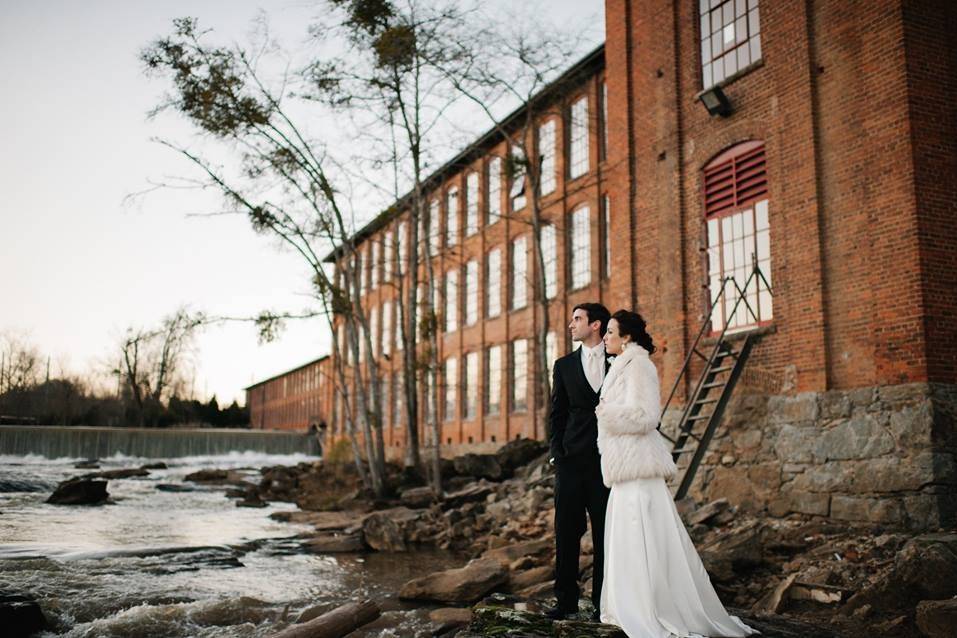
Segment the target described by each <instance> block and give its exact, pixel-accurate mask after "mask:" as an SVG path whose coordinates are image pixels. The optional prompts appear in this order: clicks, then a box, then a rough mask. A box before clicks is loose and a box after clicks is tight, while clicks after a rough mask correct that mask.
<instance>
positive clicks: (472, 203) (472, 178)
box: [465, 172, 479, 237]
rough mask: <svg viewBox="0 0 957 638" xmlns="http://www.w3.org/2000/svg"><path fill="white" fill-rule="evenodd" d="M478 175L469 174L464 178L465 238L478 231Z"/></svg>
mask: <svg viewBox="0 0 957 638" xmlns="http://www.w3.org/2000/svg"><path fill="white" fill-rule="evenodd" d="M478 195H479V175H478V173H474V172H473V173H469V174H468V177H466V178H465V206H466V212H465V236H466V237H471V236H472V235H474V234H475V233H477V232H478V229H479V202H478Z"/></svg>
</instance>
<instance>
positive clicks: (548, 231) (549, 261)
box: [542, 224, 558, 299]
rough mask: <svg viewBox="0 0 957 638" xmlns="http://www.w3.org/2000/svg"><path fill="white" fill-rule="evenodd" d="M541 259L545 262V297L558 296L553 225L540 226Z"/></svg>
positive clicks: (555, 244) (556, 248) (556, 257)
mask: <svg viewBox="0 0 957 638" xmlns="http://www.w3.org/2000/svg"><path fill="white" fill-rule="evenodd" d="M542 261H543V262H545V298H546V299H554V298H555V297H556V296H558V246H557V238H556V236H555V227H554V226H552V225H551V224H545V225H543V226H542Z"/></svg>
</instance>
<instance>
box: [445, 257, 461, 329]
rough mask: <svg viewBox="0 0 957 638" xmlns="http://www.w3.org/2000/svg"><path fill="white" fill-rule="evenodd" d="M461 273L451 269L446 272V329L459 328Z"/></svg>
mask: <svg viewBox="0 0 957 638" xmlns="http://www.w3.org/2000/svg"><path fill="white" fill-rule="evenodd" d="M458 309H459V273H458V271H457V270H450V271H449V272H447V273H446V274H445V331H446V332H452V331H453V330H455V329H456V328H458V323H459V317H458Z"/></svg>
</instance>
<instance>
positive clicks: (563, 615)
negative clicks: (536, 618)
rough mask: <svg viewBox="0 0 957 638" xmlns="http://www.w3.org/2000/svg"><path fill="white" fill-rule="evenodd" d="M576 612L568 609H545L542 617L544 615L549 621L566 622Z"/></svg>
mask: <svg viewBox="0 0 957 638" xmlns="http://www.w3.org/2000/svg"><path fill="white" fill-rule="evenodd" d="M575 613H576V612H574V611H570V610H568V609H563V608H561V607H549V608H548V609H546V610H545V611H544V612H543V614H542V615H544V616H545V617H546V618H548V619H549V620H568V619H569V618H572V617H573V616H574V615H575Z"/></svg>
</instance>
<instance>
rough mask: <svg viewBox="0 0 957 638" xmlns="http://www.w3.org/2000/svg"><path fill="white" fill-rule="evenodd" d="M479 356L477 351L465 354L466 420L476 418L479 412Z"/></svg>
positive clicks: (464, 407) (464, 416)
mask: <svg viewBox="0 0 957 638" xmlns="http://www.w3.org/2000/svg"><path fill="white" fill-rule="evenodd" d="M478 364H479V357H478V353H477V352H470V353H468V354H467V355H465V371H464V372H465V374H464V378H463V381H464V382H465V389H464V392H465V397H464V400H465V403H464V405H463V409H464V412H465V414H464V415H463V418H464V419H466V420H471V419H474V418H475V416H476V415H477V414H478V375H479V369H478Z"/></svg>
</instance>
